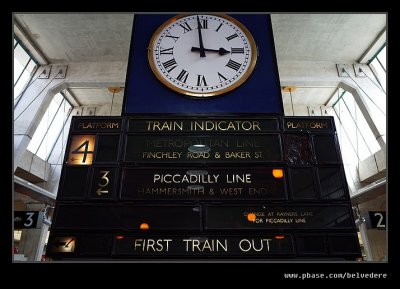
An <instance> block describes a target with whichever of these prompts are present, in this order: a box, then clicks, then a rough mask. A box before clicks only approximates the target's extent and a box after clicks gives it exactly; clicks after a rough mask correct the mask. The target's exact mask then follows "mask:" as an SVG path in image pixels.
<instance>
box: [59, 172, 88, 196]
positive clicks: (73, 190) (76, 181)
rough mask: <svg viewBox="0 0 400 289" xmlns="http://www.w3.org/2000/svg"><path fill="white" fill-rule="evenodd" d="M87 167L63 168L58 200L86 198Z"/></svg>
mask: <svg viewBox="0 0 400 289" xmlns="http://www.w3.org/2000/svg"><path fill="white" fill-rule="evenodd" d="M88 172H89V167H65V168H64V178H63V182H62V185H61V189H60V192H59V196H58V198H59V199H60V200H66V199H74V200H83V199H84V198H85V196H86V187H87V181H88Z"/></svg>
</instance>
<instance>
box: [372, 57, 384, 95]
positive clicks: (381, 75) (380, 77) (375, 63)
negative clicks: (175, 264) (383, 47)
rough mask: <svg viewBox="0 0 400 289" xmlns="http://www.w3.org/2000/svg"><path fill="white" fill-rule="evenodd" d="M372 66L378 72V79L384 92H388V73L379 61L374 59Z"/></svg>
mask: <svg viewBox="0 0 400 289" xmlns="http://www.w3.org/2000/svg"><path fill="white" fill-rule="evenodd" d="M371 66H372V67H373V68H374V70H375V72H376V75H375V76H376V78H377V79H378V80H379V83H380V85H382V87H383V90H384V91H385V92H386V72H385V70H383V68H382V66H381V65H380V64H379V62H378V60H376V59H374V60H373V61H372V62H371Z"/></svg>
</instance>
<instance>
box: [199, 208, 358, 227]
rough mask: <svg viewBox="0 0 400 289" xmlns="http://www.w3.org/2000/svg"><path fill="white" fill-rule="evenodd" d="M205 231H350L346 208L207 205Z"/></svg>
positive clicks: (348, 213)
mask: <svg viewBox="0 0 400 289" xmlns="http://www.w3.org/2000/svg"><path fill="white" fill-rule="evenodd" d="M206 227H207V229H240V230H243V229H252V230H254V229H278V228H279V229H320V230H324V229H325V230H336V229H351V228H353V227H354V222H353V220H352V217H351V210H350V208H349V206H347V205H333V204H331V205H314V206H312V205H310V206H301V205H297V206H285V205H279V206H267V205H265V206H259V205H255V206H213V205H207V206H206Z"/></svg>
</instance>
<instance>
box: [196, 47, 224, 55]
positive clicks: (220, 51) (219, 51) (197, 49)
mask: <svg viewBox="0 0 400 289" xmlns="http://www.w3.org/2000/svg"><path fill="white" fill-rule="evenodd" d="M203 50H204V51H211V52H218V54H219V55H224V54H227V53H230V51H228V50H226V49H224V48H222V47H220V48H219V49H209V48H204V47H203ZM191 51H201V47H200V48H199V47H192V49H191Z"/></svg>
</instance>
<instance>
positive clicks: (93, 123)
mask: <svg viewBox="0 0 400 289" xmlns="http://www.w3.org/2000/svg"><path fill="white" fill-rule="evenodd" d="M122 121H123V119H122V118H113V117H107V118H101V117H93V118H91V117H89V118H87V117H79V118H77V117H74V119H73V126H72V130H74V131H82V132H113V131H115V132H117V131H122Z"/></svg>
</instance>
